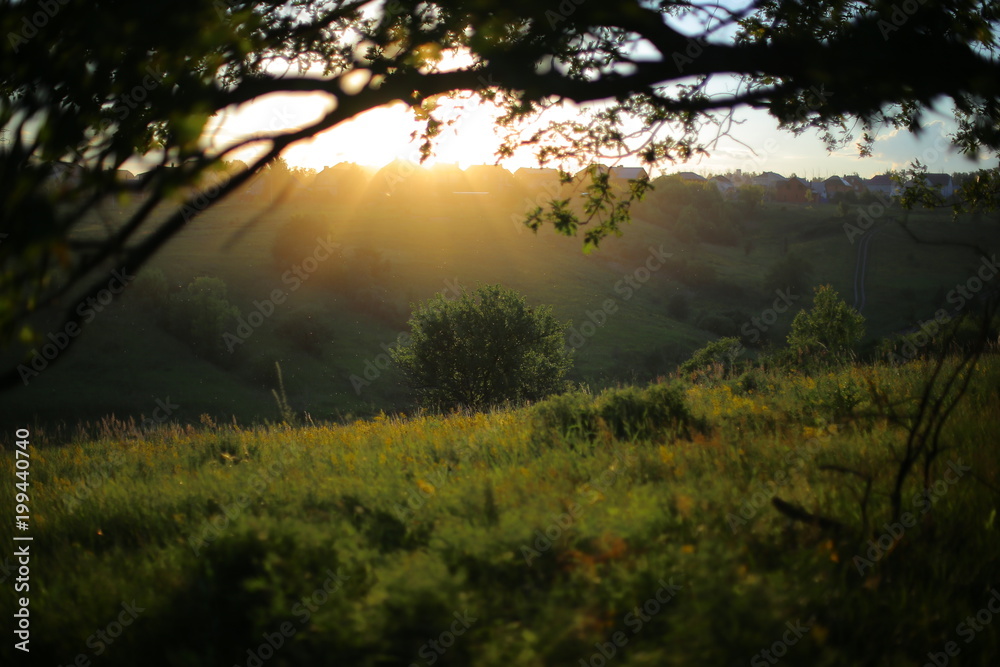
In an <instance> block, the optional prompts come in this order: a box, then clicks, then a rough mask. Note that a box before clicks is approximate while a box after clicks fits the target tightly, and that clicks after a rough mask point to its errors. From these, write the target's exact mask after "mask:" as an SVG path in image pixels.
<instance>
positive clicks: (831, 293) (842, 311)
mask: <svg viewBox="0 0 1000 667" xmlns="http://www.w3.org/2000/svg"><path fill="white" fill-rule="evenodd" d="M864 335H865V318H864V317H862V316H861V314H860V313H858V311H856V310H854V309H853V308H851V307H850V306H848V305H847V303H845V302H844V300H843V299H841V298H840V295H839V294H837V292H836V291H835V290H834V289H833V287H831V286H830V285H821V286H820V287H817V288H816V290H815V295H814V296H813V305H812V308H811V309H809V310H808V311H806V310H800V311H799V313H798V315H796V316H795V319H794V320H792V331H791V333H789V334H788V345H789V347H791V348H792V349H793V350H796V351H797V352H799V353H800V354H808V353H811V354H820V355H822V356H824V357H827V358H832V359H842V358H843V357H844V356H846V355H847V354H848V353H850V352H851V351H852V350H853V349H854V345H855V344H856V343H857V342H858V341H859V340H861V338H862V336H864Z"/></svg>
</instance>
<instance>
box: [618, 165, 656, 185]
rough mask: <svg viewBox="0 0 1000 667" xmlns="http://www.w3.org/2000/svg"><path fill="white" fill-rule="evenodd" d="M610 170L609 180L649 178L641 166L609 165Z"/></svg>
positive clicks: (622, 181) (625, 181)
mask: <svg viewBox="0 0 1000 667" xmlns="http://www.w3.org/2000/svg"><path fill="white" fill-rule="evenodd" d="M610 171H611V180H612V181H617V182H620V183H627V182H628V181H638V180H641V179H643V178H649V173H648V172H647V171H646V170H645V169H643V168H642V167H611V170H610Z"/></svg>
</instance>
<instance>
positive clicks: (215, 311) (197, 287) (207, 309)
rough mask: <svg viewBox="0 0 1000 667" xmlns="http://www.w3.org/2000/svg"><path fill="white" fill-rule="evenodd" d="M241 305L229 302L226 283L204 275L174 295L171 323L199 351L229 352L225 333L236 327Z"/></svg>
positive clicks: (208, 353)
mask: <svg viewBox="0 0 1000 667" xmlns="http://www.w3.org/2000/svg"><path fill="white" fill-rule="evenodd" d="M239 317H240V309H239V308H237V307H236V306H234V305H233V304H232V303H230V302H229V299H228V298H227V289H226V283H224V282H223V281H222V280H220V279H219V278H208V277H205V276H202V277H200V278H195V279H194V280H193V281H191V283H189V284H188V286H187V289H185V290H182V291H181V292H179V293H177V294H174V295H173V296H172V297H171V299H170V327H171V329H172V330H173V331H174V332H175V333H176V334H177V335H178V336H180V337H181V338H182V339H184V340H185V341H187V343H188V344H189V345H191V347H193V348H194V349H195V350H196V351H198V352H199V353H202V354H204V355H206V356H209V357H214V358H216V359H225V358H226V356H227V351H226V344H225V341H224V340H223V337H222V336H223V334H225V333H226V332H231V331H232V330H233V329H234V328H235V327H236V322H237V319H238V318H239Z"/></svg>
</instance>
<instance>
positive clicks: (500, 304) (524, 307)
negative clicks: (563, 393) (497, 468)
mask: <svg viewBox="0 0 1000 667" xmlns="http://www.w3.org/2000/svg"><path fill="white" fill-rule="evenodd" d="M409 325H410V330H411V341H410V344H409V345H407V346H405V347H397V348H394V349H393V351H392V358H393V361H395V362H396V363H397V364H398V365H399V367H400V369H401V370H402V372H403V374H404V376H405V378H406V381H407V383H408V384H409V385H410V387H411V388H412V389H414V390H415V391H416V393H417V396H418V398H419V400H420V401H421V403H423V404H424V405H427V406H428V407H431V408H435V409H443V410H448V409H454V408H469V409H474V410H483V409H487V408H490V407H494V406H498V405H502V404H504V403H507V402H511V403H521V402H524V401H535V400H539V399H541V398H545V397H546V396H549V395H551V394H554V393H557V392H558V391H559V390H561V389H562V388H563V386H564V384H563V381H562V378H563V376H564V375H565V374H566V371H567V370H569V367H570V365H571V355H572V352H571V351H570V349H569V348H568V347H567V346H566V344H565V340H564V338H565V334H564V331H565V326H564V325H561V324H559V322H557V321H556V319H555V317H553V315H552V312H551V309H550V308H548V307H539V308H532V307H531V306H529V305H528V303H527V301H525V299H524V297H523V296H521V295H519V294H518V293H517V292H514V291H513V290H509V289H506V288H504V287H502V286H500V285H488V286H485V287H481V288H479V289H478V290H476V291H475V292H474V293H471V294H470V293H469V292H466V291H463V292H462V294H461V295H460V296H459V297H458V298H456V299H454V300H451V301H449V300H448V299H446V298H445V297H444V296H443V295H441V294H438V295H436V296H435V297H434V298H433V299H431V300H429V301H427V302H425V303H424V304H422V305H420V306H419V307H418V308H417V309H416V310H415V311H414V312H413V315H412V316H411V317H410V321H409Z"/></svg>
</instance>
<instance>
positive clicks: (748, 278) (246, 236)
mask: <svg viewBox="0 0 1000 667" xmlns="http://www.w3.org/2000/svg"><path fill="white" fill-rule="evenodd" d="M686 187H688V188H689V189H691V188H692V187H693V186H686ZM691 192H695V190H691ZM678 193H680V194H678ZM366 196H367V197H369V198H368V199H360V200H359V199H357V198H354V199H352V200H350V201H348V202H347V203H342V204H341V205H338V203H337V201H336V200H316V199H308V198H300V199H297V200H293V201H289V202H285V203H279V204H276V205H273V206H263V207H262V206H261V205H259V204H256V203H254V202H252V201H250V200H246V199H239V200H236V201H234V202H231V203H227V204H225V205H223V206H219V207H215V208H213V209H211V210H210V211H208V212H207V213H206V214H204V215H203V216H200V217H199V218H198V219H197V224H194V225H192V227H191V228H190V229H188V230H187V231H186V232H185V233H184V234H183V235H181V236H180V237H178V238H177V239H176V240H175V241H174V242H173V243H172V244H171V245H170V246H169V247H168V248H167V249H166V250H165V251H164V252H163V253H162V254H161V255H159V256H158V257H157V258H155V260H154V261H153V263H152V264H151V265H150V266H149V267H147V269H145V271H146V273H149V272H151V271H162V272H163V273H164V274H165V275H166V276H167V279H168V282H169V288H170V290H171V291H172V292H173V293H178V292H180V291H182V290H184V289H185V287H186V286H187V285H188V284H189V283H190V282H191V281H192V280H194V279H195V278H197V277H200V276H210V277H215V278H219V279H221V280H222V281H224V283H225V285H226V287H227V288H228V298H229V300H230V301H231V302H232V304H233V305H235V306H236V307H238V308H239V310H240V311H241V312H242V314H243V316H244V318H245V317H246V316H248V315H250V314H251V313H253V312H254V311H255V309H256V307H255V305H254V304H255V303H262V302H264V301H267V300H268V298H269V295H271V294H272V293H273V292H274V290H276V289H278V290H282V291H284V292H285V295H286V296H287V299H286V300H285V301H284V302H283V303H281V304H274V306H273V308H272V309H271V310H273V315H272V316H270V317H267V318H264V319H263V321H262V324H261V325H260V326H259V328H256V327H255V328H253V331H252V336H251V337H249V338H248V339H247V340H246V341H245V342H241V343H240V344H238V345H236V346H233V347H234V349H236V352H235V353H234V354H232V355H230V354H222V355H221V356H217V357H213V356H211V355H206V354H204V353H203V351H198V350H195V349H193V348H192V347H191V346H190V345H189V344H186V343H185V341H184V340H182V339H180V338H178V337H177V335H176V332H172V331H170V330H168V329H167V328H165V326H164V323H163V322H162V321H160V320H159V319H158V318H161V317H163V316H164V309H163V308H154V309H153V311H152V312H151V311H150V310H149V309H143V308H141V307H140V306H139V301H140V299H139V298H138V297H135V296H133V295H132V294H131V293H130V290H131V291H133V292H134V291H135V289H134V287H133V286H130V288H129V289H127V290H126V291H125V293H124V294H123V295H122V296H121V297H119V298H118V299H116V301H115V302H114V303H113V304H112V305H111V306H110V307H108V308H107V309H106V310H105V311H104V312H103V313H101V315H100V317H99V318H98V319H97V321H96V322H95V326H96V327H97V328H96V329H95V331H94V333H93V335H87V336H85V337H84V338H83V339H81V341H80V343H79V345H77V346H76V347H75V348H73V349H72V350H70V351H69V352H68V353H67V354H66V358H65V359H61V360H60V363H59V364H56V365H54V366H53V367H52V368H49V369H46V370H45V372H44V373H42V374H41V375H40V376H39V377H37V378H32V379H31V380H30V383H29V386H27V387H25V388H23V389H18V390H16V391H13V392H10V393H9V395H8V396H6V397H5V401H4V406H3V407H2V408H0V410H2V411H3V412H5V413H7V415H10V416H11V417H13V416H17V417H18V418H19V419H22V420H23V419H28V420H29V421H30V420H36V419H37V420H39V421H40V422H52V421H62V422H66V423H68V424H72V423H74V422H75V421H77V420H79V419H90V420H93V419H97V418H100V417H101V416H103V415H108V414H115V415H117V416H119V417H134V418H136V419H139V418H140V417H142V416H144V417H146V418H149V417H150V415H151V413H152V412H153V410H155V408H156V407H157V405H158V404H157V401H165V400H167V399H168V398H169V400H170V401H171V403H172V404H173V405H176V408H175V409H172V411H171V415H170V419H171V420H176V421H181V422H186V423H196V422H197V421H198V419H199V416H200V415H202V414H209V415H212V416H213V418H215V419H216V420H220V421H229V420H231V419H232V418H234V417H235V418H236V419H237V420H239V421H241V422H243V423H248V422H252V421H254V420H259V419H263V418H267V417H268V416H274V415H276V414H277V411H276V407H275V403H274V400H273V397H272V396H271V390H272V389H276V388H277V386H278V380H277V377H276V372H275V363H276V362H278V363H280V365H281V368H282V371H283V377H284V382H285V387H286V390H287V393H288V395H289V397H290V400H291V403H292V406H293V408H294V409H295V410H296V411H298V412H300V413H308V414H310V415H313V416H315V417H317V418H322V419H329V418H335V419H341V418H343V419H349V418H351V417H352V416H358V415H369V416H370V415H374V414H377V413H378V412H379V411H381V410H385V411H394V410H410V409H412V407H413V405H412V401H411V399H410V398H409V397H408V395H407V393H406V391H405V389H404V388H403V387H402V386H401V385H400V382H399V377H398V376H397V374H396V373H395V371H394V370H393V369H392V368H386V367H385V366H386V364H385V357H384V356H381V357H380V355H384V351H385V349H386V348H387V347H388V346H391V345H393V344H394V343H395V342H396V341H397V340H398V336H399V334H400V333H401V332H402V331H404V330H405V327H406V325H405V323H406V319H407V317H408V314H409V311H410V304H411V303H413V302H416V301H420V300H423V299H426V298H428V297H429V296H431V295H432V294H433V293H435V292H445V293H454V292H455V290H457V289H461V288H463V287H464V288H470V289H471V288H474V287H476V286H477V285H478V284H481V283H502V284H504V285H506V286H508V287H512V288H514V289H516V290H518V291H521V292H523V293H524V294H526V295H527V296H528V298H529V301H531V302H532V303H538V304H549V305H552V306H553V308H554V312H555V314H556V316H557V317H558V318H560V319H561V320H563V321H571V322H572V323H573V328H572V329H571V330H570V332H569V336H568V339H567V340H568V344H571V345H573V346H574V347H575V348H577V349H576V361H575V366H574V369H573V371H572V372H571V375H570V378H571V379H572V380H573V381H574V382H579V383H585V384H587V385H589V386H591V387H593V388H595V389H598V388H601V387H605V386H611V385H614V384H615V383H621V382H633V381H640V382H645V381H648V380H652V379H654V378H656V377H659V376H664V375H667V374H669V373H671V372H672V371H673V370H674V369H675V368H676V366H677V364H679V363H680V362H682V361H684V360H685V359H687V358H688V357H689V356H690V354H691V352H692V351H693V350H695V349H696V348H698V347H700V346H701V345H703V344H704V343H705V342H706V341H708V340H710V339H713V338H716V337H718V336H719V335H741V336H742V337H743V339H744V343H745V344H747V345H749V346H750V348H751V354H753V353H754V351H755V350H759V349H761V348H762V346H766V345H768V344H771V345H777V346H781V345H783V344H784V336H785V334H786V333H787V330H788V327H789V326H790V324H791V320H792V318H793V317H794V314H795V313H796V312H797V311H798V310H799V309H801V308H803V307H806V305H807V303H808V300H809V297H810V294H811V290H810V289H809V288H810V287H811V286H815V285H819V284H824V283H830V284H832V285H833V286H834V287H835V288H836V289H837V290H838V291H839V292H840V293H841V295H843V296H844V298H845V299H846V300H847V301H848V303H853V302H854V295H855V273H856V263H857V261H858V257H859V253H858V246H859V244H860V243H861V241H860V240H858V239H851V238H850V235H849V234H848V233H847V232H845V225H850V224H855V223H856V222H857V220H858V219H857V215H858V212H857V210H855V211H852V212H851V213H850V214H849V215H848V216H847V217H846V218H843V217H840V215H839V213H838V209H837V207H836V206H832V205H815V206H810V205H798V206H797V205H781V206H778V205H767V204H765V205H764V207H763V208H762V209H761V210H758V211H756V212H751V211H746V210H744V209H742V208H740V206H739V205H736V204H725V203H723V202H721V201H720V200H718V197H717V195H716V196H715V197H712V196H711V195H709V194H700V193H697V194H691V195H686V194H685V191H684V190H681V191H678V190H677V189H676V186H675V185H670V186H661V187H659V188H658V189H657V190H655V191H654V192H653V194H652V195H650V197H649V198H648V199H647V201H645V202H643V203H642V205H641V206H640V207H639V208H638V209H637V210H636V211H635V216H634V218H635V219H634V222H633V223H632V224H631V225H630V226H629V227H628V228H627V229H626V230H625V234H624V236H622V237H621V238H611V239H608V240H606V241H605V242H604V243H603V244H602V245H601V247H600V249H599V250H597V251H595V252H593V253H591V254H589V255H588V254H584V253H582V252H581V242H580V240H579V238H567V237H563V236H559V235H557V234H555V233H554V232H553V231H552V230H551V229H543V230H541V231H540V232H539V233H538V234H533V233H531V232H530V231H529V230H526V229H525V228H524V227H523V225H521V224H520V223H519V221H520V220H521V218H522V213H521V212H522V211H523V210H524V206H525V204H524V201H522V200H521V199H518V198H517V197H508V198H506V199H499V200H494V199H487V200H485V201H484V200H482V198H480V199H475V200H474V201H469V200H464V199H452V200H447V201H440V200H419V206H418V205H417V203H418V202H417V201H416V200H414V201H408V200H404V199H401V198H400V197H395V198H394V197H389V198H384V199H379V198H378V197H375V195H372V194H371V193H369V194H368V195H366ZM683 197H689V199H683ZM536 200H537V197H536ZM685 201H691V202H693V203H694V204H695V205H696V206H695V205H687V204H684V202H685ZM685 206H686V207H687V209H690V210H689V211H688V212H685V211H686V210H687V209H686V208H685ZM125 210H127V209H123V210H120V211H111V212H109V213H108V214H107V215H106V216H105V218H106V219H105V220H95V222H94V223H93V225H92V227H91V230H92V232H93V233H95V234H96V233H100V230H101V229H102V228H103V227H102V225H105V224H106V223H107V220H109V219H115V217H116V216H121V215H122V214H123V213H124V211H125ZM691 211H693V212H694V213H693V214H692V213H691ZM903 215H908V217H909V220H910V226H911V229H913V230H914V231H915V232H916V233H917V234H919V236H920V237H921V239H922V240H924V241H928V242H929V243H916V242H915V241H914V240H913V239H912V238H911V237H910V236H908V235H907V233H905V232H904V231H903V230H902V229H901V228H900V227H899V225H898V224H896V222H895V220H898V219H900V218H902V216H903ZM949 215H950V214H949V213H947V212H944V211H941V212H912V213H908V214H904V213H903V212H900V211H895V212H893V213H892V214H891V215H886V216H884V219H880V220H878V221H877V222H876V226H875V227H874V229H873V230H872V234H873V236H872V238H871V239H869V240H868V241H867V250H868V252H867V271H866V280H865V295H864V296H865V301H864V302H865V306H864V309H863V314H864V315H865V317H866V318H867V337H866V341H865V343H864V344H863V346H862V349H863V350H870V349H871V345H872V344H873V343H874V342H875V341H877V340H878V339H879V338H881V337H883V336H886V335H889V334H891V333H893V332H897V331H901V330H906V329H909V328H912V327H913V326H915V325H916V324H917V323H919V322H920V321H922V320H925V319H928V318H930V317H932V316H933V314H934V312H935V311H936V310H937V309H938V308H941V307H943V306H946V305H947V303H946V296H947V294H948V292H949V290H952V289H953V288H954V287H955V285H956V284H959V283H964V282H965V281H966V280H967V279H968V278H969V277H970V276H974V275H975V271H976V268H977V267H978V265H979V258H978V255H977V253H975V252H974V251H972V250H970V249H969V248H967V247H963V246H962V245H960V244H964V243H978V244H980V245H981V246H983V247H996V242H997V236H998V231H1000V230H998V228H997V226H996V223H995V221H993V220H991V219H985V218H984V219H980V220H972V219H969V218H963V219H961V220H960V221H959V222H957V223H956V222H953V221H951V220H950V217H949ZM685 216H686V217H685ZM692 216H694V217H693V221H692ZM713 216H715V217H713ZM716 219H720V220H723V222H724V225H722V226H720V227H719V229H721V230H722V231H723V232H725V234H716V235H717V236H719V237H720V240H722V241H725V242H726V244H725V245H720V244H713V243H708V242H705V241H703V240H699V239H700V238H701V237H699V236H698V233H699V229H698V228H699V225H700V226H702V227H704V228H705V229H710V228H709V227H708V225H710V224H716V223H715V222H712V221H713V220H716ZM302 220H306V221H310V222H309V223H308V224H306V225H304V226H303V229H306V228H308V229H310V230H315V229H318V230H320V231H319V232H317V234H315V235H313V236H312V237H310V238H306V237H305V235H303V234H299V236H302V238H297V237H296V234H295V229H296V227H295V224H298V223H296V222H294V221H302ZM248 222H249V224H247V223H248ZM720 224H721V223H720ZM692 229H694V231H693V232H692V231H691V230H692ZM711 229H715V228H711ZM289 230H291V231H289ZM692 234H694V236H693V237H692ZM713 234H714V232H713ZM323 235H325V237H326V239H327V241H326V243H332V244H335V245H336V246H338V249H337V250H336V252H337V253H338V254H336V255H335V256H334V258H333V259H331V260H329V261H326V262H316V263H315V265H314V266H315V267H316V271H315V274H314V275H310V274H303V275H304V277H305V279H299V278H297V277H295V276H294V275H290V270H291V268H294V267H296V266H298V264H299V262H301V261H302V259H306V258H308V257H309V256H310V255H311V253H313V252H314V251H315V249H316V248H319V247H321V244H318V243H317V240H316V239H317V238H319V237H320V236H323ZM704 236H709V237H710V238H715V236H713V235H712V234H704ZM852 240H853V241H854V243H852V242H851V241H852ZM942 240H943V241H948V242H949V243H955V245H946V246H941V245H934V244H933V242H936V241H942ZM282 244H284V245H282ZM276 245H280V246H281V247H282V248H284V250H283V251H282V252H283V253H284V254H280V255H277V256H276V254H275V252H276V250H275V247H276ZM664 255H669V257H664ZM789 257H793V258H798V261H799V263H800V264H803V265H804V266H805V267H806V272H805V275H804V276H803V279H802V285H803V287H800V288H799V289H798V290H794V289H793V290H792V292H791V300H790V301H788V303H791V307H790V308H788V309H787V310H786V312H784V313H780V314H775V313H771V315H776V316H775V317H774V318H773V319H772V320H771V321H772V324H771V325H770V326H767V325H764V326H758V325H757V324H754V323H753V322H754V318H759V317H760V316H761V315H762V314H766V311H767V310H768V309H769V308H770V307H771V306H772V305H773V304H774V303H775V302H776V300H778V299H779V298H780V294H778V293H777V292H776V287H775V285H771V286H770V287H768V286H766V285H765V283H766V282H767V281H766V277H767V274H768V272H769V271H770V270H771V269H772V267H775V266H776V265H778V264H780V263H781V262H783V261H787V260H788V258H789ZM300 258H301V259H300ZM647 262H649V264H648V265H647ZM653 265H655V266H656V267H657V268H656V269H655V270H653V271H649V270H648V268H647V266H653ZM300 273H301V272H300ZM310 277H312V278H313V279H312V281H311V282H310V280H309V278H310ZM772 282H773V281H772ZM783 293H785V294H788V290H787V289H785V290H784V292H783ZM859 305H860V304H859ZM264 307H265V309H267V307H266V306H264ZM229 321H230V322H231V324H230V328H228V329H227V331H232V332H235V331H236V328H237V326H238V324H237V320H235V319H232V318H231V319H230V320H229ZM758 321H759V320H758ZM54 326H55V323H54V322H50V323H40V324H39V325H38V327H37V329H38V331H39V332H40V333H43V332H45V331H51V328H52V327H54ZM748 331H750V332H752V336H750V337H748V336H747V335H746V334H747V332H748ZM303 332H305V333H303ZM43 338H44V334H43ZM20 349H24V348H20ZM20 349H14V350H12V351H10V354H18V353H20Z"/></svg>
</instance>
